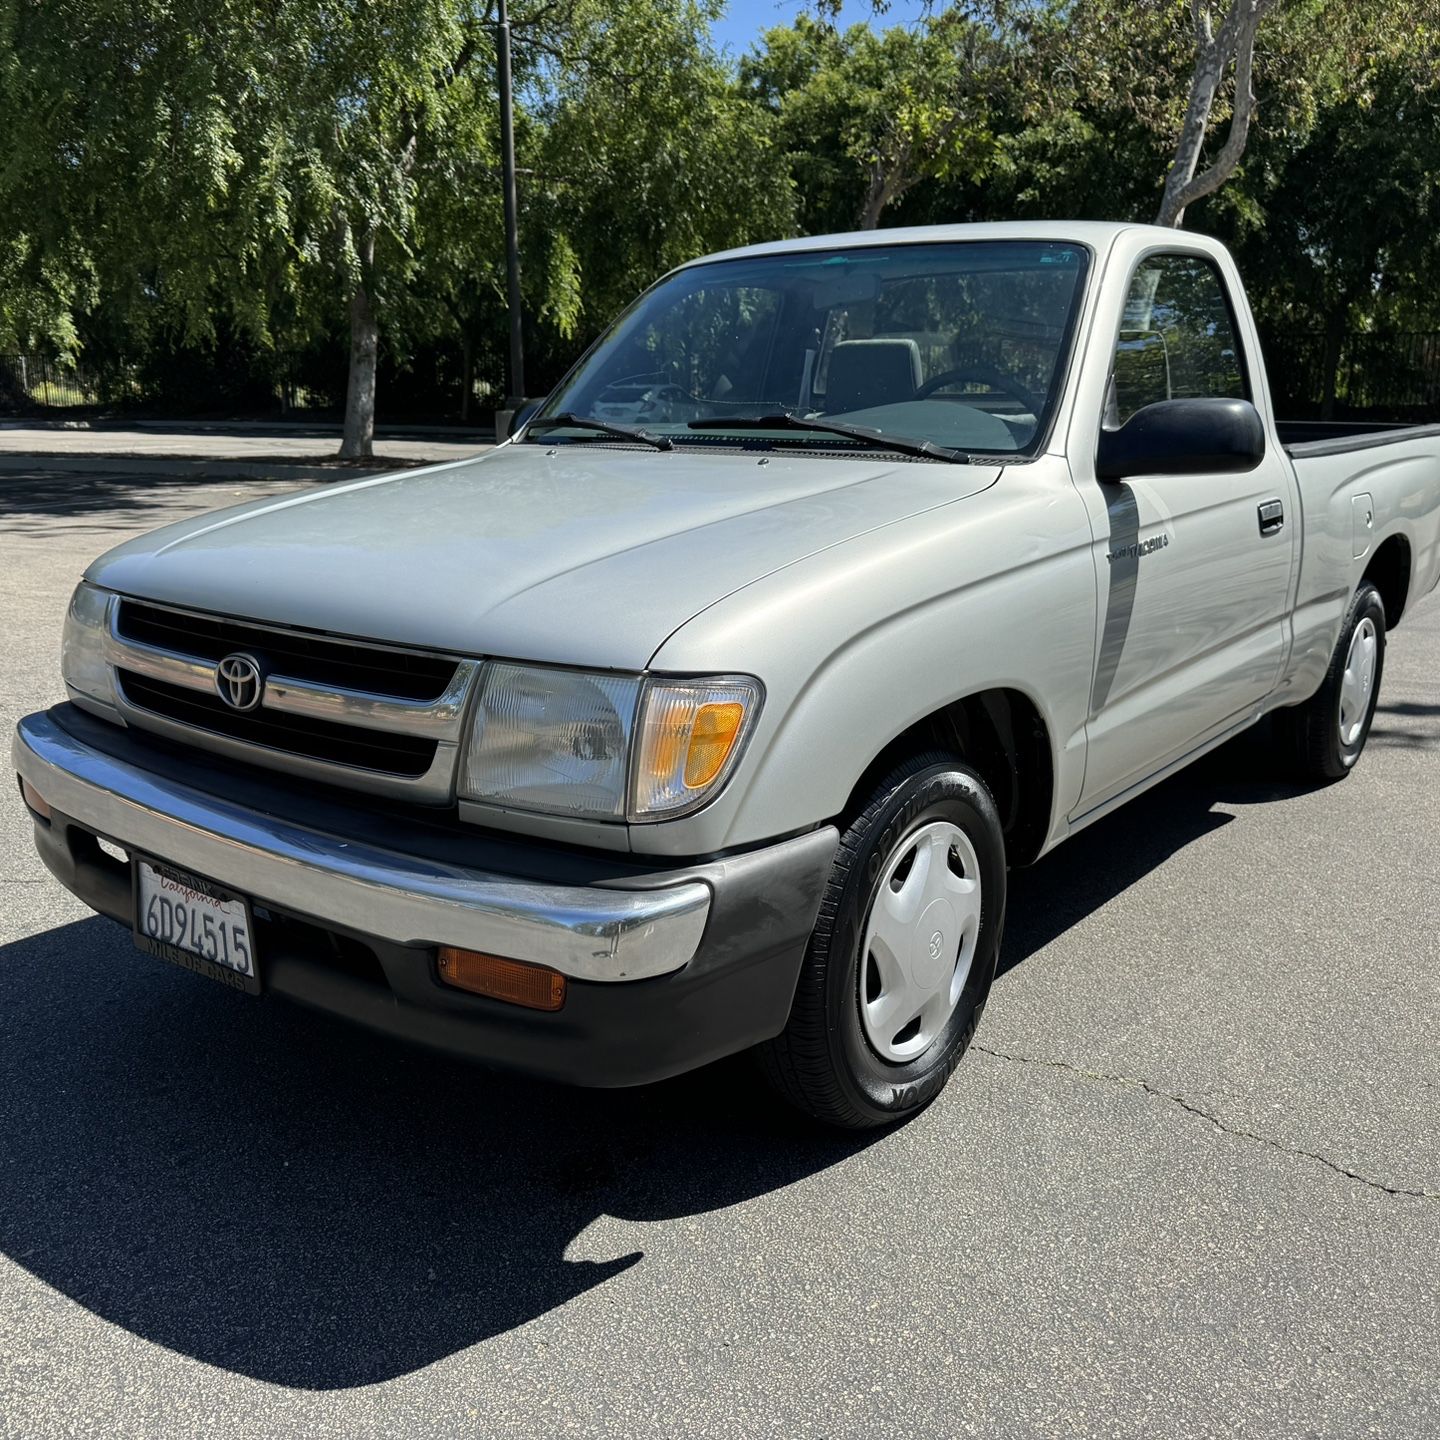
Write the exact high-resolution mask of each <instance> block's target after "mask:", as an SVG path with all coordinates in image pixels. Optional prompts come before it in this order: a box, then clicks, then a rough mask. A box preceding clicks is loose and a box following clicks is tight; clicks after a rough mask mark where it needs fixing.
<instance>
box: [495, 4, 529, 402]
mask: <svg viewBox="0 0 1440 1440" xmlns="http://www.w3.org/2000/svg"><path fill="white" fill-rule="evenodd" d="M496 32H497V33H496V37H495V38H496V52H497V56H498V60H499V71H500V76H499V78H500V163H501V167H502V170H503V174H504V185H505V296H506V303H507V304H508V306H509V307H510V398H511V403H512V407H513V406H518V405H519V404H520V402H521V401H522V400H523V399H524V398H525V338H524V334H523V332H522V330H521V325H520V230H519V222H518V220H517V218H516V211H517V208H518V207H517V204H516V198H515V92H514V84H513V82H512V79H511V73H510V11H509V7H508V5H507V4H506V0H499V17H498V21H497V25H496Z"/></svg>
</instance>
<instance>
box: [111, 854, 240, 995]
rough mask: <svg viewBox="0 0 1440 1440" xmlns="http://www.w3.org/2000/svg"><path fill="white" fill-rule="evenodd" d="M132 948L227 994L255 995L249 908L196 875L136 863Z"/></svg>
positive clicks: (156, 864) (152, 863) (146, 862)
mask: <svg viewBox="0 0 1440 1440" xmlns="http://www.w3.org/2000/svg"><path fill="white" fill-rule="evenodd" d="M135 943H136V944H137V945H138V946H139V947H140V948H141V949H142V950H144V951H147V952H148V953H149V954H151V955H157V956H159V957H160V959H162V960H168V961H169V962H170V963H171V964H172V965H179V966H180V967H181V968H182V969H185V970H193V971H194V972H195V973H196V974H198V975H204V976H206V977H207V978H209V979H211V980H218V981H219V982H220V983H221V984H222V985H228V986H229V987H230V988H231V989H232V990H244V991H246V992H247V993H248V994H251V995H258V994H259V993H260V973H259V970H258V969H257V968H256V961H255V940H254V926H253V925H252V924H251V919H250V904H249V902H248V901H247V900H246V899H245V898H244V896H241V895H236V894H235V893H234V892H233V891H230V890H226V889H224V888H223V887H222V886H219V885H216V884H214V883H213V882H211V881H209V880H203V879H201V878H200V876H198V875H191V874H189V873H188V872H187V871H185V870H177V869H175V868H174V866H171V865H162V864H160V863H159V862H158V861H154V860H142V859H140V858H139V857H138V856H137V857H136V859H135Z"/></svg>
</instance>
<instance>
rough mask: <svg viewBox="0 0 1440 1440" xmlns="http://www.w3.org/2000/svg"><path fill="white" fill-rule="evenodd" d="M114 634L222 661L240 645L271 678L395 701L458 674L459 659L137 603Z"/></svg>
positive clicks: (425, 694) (125, 607) (429, 696)
mask: <svg viewBox="0 0 1440 1440" xmlns="http://www.w3.org/2000/svg"><path fill="white" fill-rule="evenodd" d="M115 633H116V634H117V635H119V636H120V637H121V638H122V639H125V640H134V641H136V642H137V643H139V644H142V645H154V646H158V647H159V648H160V649H162V650H171V651H174V652H176V653H177V654H181V655H193V656H195V657H196V658H197V659H201V660H223V659H224V658H225V657H226V656H227V655H230V654H233V653H234V652H235V651H237V650H243V651H245V652H247V653H248V654H252V655H255V656H257V657H259V658H260V659H262V660H263V661H264V662H265V665H266V668H267V669H268V670H269V671H270V672H271V673H272V674H275V675H286V676H289V677H290V678H291V679H292V680H308V681H311V682H313V683H314V684H317V685H333V686H336V687H338V688H340V689H344V690H360V691H364V692H366V693H367V694H371V695H384V696H390V697H392V698H394V699H397V700H435V699H438V698H439V697H440V696H441V695H443V694H444V693H445V690H446V688H447V687H448V686H449V684H450V682H451V681H452V680H453V679H454V678H455V670H456V667H457V665H458V663H459V662H458V661H455V660H447V659H446V658H445V657H444V656H439V655H416V654H411V653H409V652H407V651H404V650H386V649H382V648H380V647H378V646H370V645H361V644H357V643H356V642H354V641H348V640H334V639H331V638H330V637H328V636H324V635H308V634H306V633H305V632H303V631H299V630H270V629H266V628H265V627H264V626H260V625H246V624H244V623H243V622H242V621H239V620H222V619H219V618H217V617H215V616H212V615H194V614H190V613H188V612H185V611H179V610H166V609H164V608H163V607H162V606H158V605H145V604H142V603H141V602H139V601H137V600H121V601H120V602H119V608H118V614H117V616H116V620H115Z"/></svg>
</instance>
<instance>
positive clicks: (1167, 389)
mask: <svg viewBox="0 0 1440 1440" xmlns="http://www.w3.org/2000/svg"><path fill="white" fill-rule="evenodd" d="M1206 396H1209V397H1218V398H1221V399H1236V400H1248V399H1249V398H1250V387H1249V385H1248V384H1247V383H1246V378H1245V367H1244V363H1243V361H1242V359H1241V354H1240V344H1239V341H1238V340H1237V339H1236V336H1235V321H1234V317H1233V315H1232V313H1231V310H1230V301H1229V297H1228V296H1227V295H1226V293H1225V283H1224V281H1223V280H1222V279H1221V278H1220V272H1219V271H1218V270H1217V269H1216V267H1215V265H1214V263H1213V262H1212V261H1210V260H1207V259H1206V258H1205V257H1204V256H1201V255H1150V256H1147V257H1146V258H1145V259H1144V260H1142V261H1141V262H1140V264H1139V265H1138V266H1137V267H1136V270H1135V275H1134V277H1133V278H1132V280H1131V282H1130V290H1129V293H1128V294H1127V295H1126V297H1125V310H1124V314H1123V316H1122V318H1121V321H1120V338H1119V340H1118V342H1117V343H1116V346H1115V360H1114V365H1113V368H1112V370H1111V376H1110V394H1109V400H1108V403H1107V406H1106V410H1107V413H1106V417H1105V421H1106V424H1107V425H1109V426H1111V427H1115V426H1119V425H1123V424H1124V423H1125V422H1126V421H1127V420H1128V419H1129V418H1130V417H1131V416H1132V415H1133V414H1134V413H1135V412H1136V411H1137V410H1140V409H1143V408H1144V407H1145V406H1146V405H1153V404H1155V403H1156V402H1157V401H1160V400H1179V399H1188V398H1191V397H1206Z"/></svg>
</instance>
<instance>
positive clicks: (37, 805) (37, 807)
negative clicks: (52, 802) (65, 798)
mask: <svg viewBox="0 0 1440 1440" xmlns="http://www.w3.org/2000/svg"><path fill="white" fill-rule="evenodd" d="M20 798H21V799H22V800H24V802H25V803H26V804H27V805H28V806H29V807H30V808H31V810H33V811H34V812H35V814H37V815H38V816H39V817H40V818H41V819H42V820H49V819H50V806H49V805H48V804H47V803H46V801H45V797H44V796H43V795H42V794H41V793H40V792H39V791H38V790H37V789H36V788H35V787H34V786H33V785H32V784H31V783H30V782H29V781H28V780H27V779H26V778H25V777H24V776H23V775H22V776H21V777H20Z"/></svg>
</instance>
